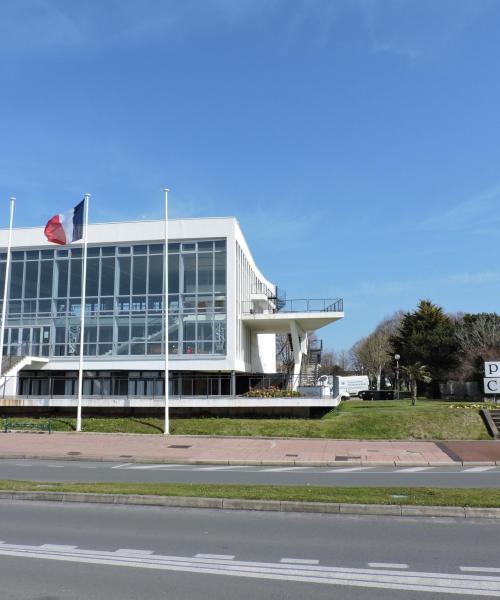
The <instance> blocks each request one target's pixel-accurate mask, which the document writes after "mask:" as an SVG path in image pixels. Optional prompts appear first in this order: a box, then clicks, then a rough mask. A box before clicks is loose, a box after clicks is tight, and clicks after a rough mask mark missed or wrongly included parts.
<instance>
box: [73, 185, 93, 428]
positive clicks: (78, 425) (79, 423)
mask: <svg viewBox="0 0 500 600" xmlns="http://www.w3.org/2000/svg"><path fill="white" fill-rule="evenodd" d="M83 199H84V202H85V217H84V225H83V264H82V301H81V308H80V363H79V366H78V405H77V409H76V430H77V431H81V430H82V389H83V347H84V342H85V296H86V292H87V289H86V288H87V229H88V224H89V200H90V194H85V195H84V196H83Z"/></svg>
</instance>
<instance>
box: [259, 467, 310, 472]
mask: <svg viewBox="0 0 500 600" xmlns="http://www.w3.org/2000/svg"><path fill="white" fill-rule="evenodd" d="M312 468H313V467H273V468H272V469H259V473H278V472H282V471H302V470H303V469H312Z"/></svg>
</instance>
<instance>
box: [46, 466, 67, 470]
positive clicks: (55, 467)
mask: <svg viewBox="0 0 500 600" xmlns="http://www.w3.org/2000/svg"><path fill="white" fill-rule="evenodd" d="M46 466H47V467H49V468H50V469H64V467H65V466H66V465H46Z"/></svg>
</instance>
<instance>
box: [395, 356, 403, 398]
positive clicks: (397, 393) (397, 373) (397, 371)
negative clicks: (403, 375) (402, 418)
mask: <svg viewBox="0 0 500 600" xmlns="http://www.w3.org/2000/svg"><path fill="white" fill-rule="evenodd" d="M400 358H401V356H399V354H395V355H394V360H395V361H396V400H399V359H400Z"/></svg>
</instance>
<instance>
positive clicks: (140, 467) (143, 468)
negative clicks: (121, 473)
mask: <svg viewBox="0 0 500 600" xmlns="http://www.w3.org/2000/svg"><path fill="white" fill-rule="evenodd" d="M129 465H130V466H128V465H127V466H126V467H124V468H126V469H131V470H132V469H136V470H140V471H152V470H154V469H159V470H160V469H179V470H181V471H185V470H186V469H185V467H179V465H163V464H159V465H135V464H133V463H129ZM113 468H117V467H113Z"/></svg>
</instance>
